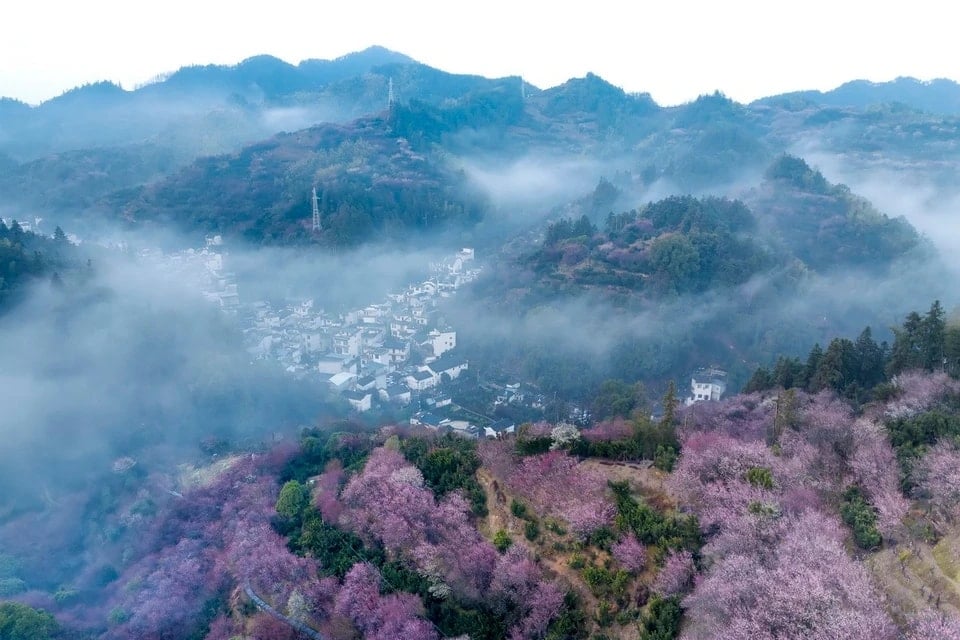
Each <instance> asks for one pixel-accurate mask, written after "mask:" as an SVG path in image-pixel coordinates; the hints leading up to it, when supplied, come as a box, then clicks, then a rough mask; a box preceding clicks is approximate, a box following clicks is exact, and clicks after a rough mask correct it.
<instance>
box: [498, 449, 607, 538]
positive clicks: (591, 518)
mask: <svg viewBox="0 0 960 640" xmlns="http://www.w3.org/2000/svg"><path fill="white" fill-rule="evenodd" d="M507 485H508V486H509V487H510V489H511V491H513V492H514V493H516V494H518V495H520V496H522V497H523V498H525V499H526V500H527V501H528V502H529V503H530V504H532V505H533V507H534V508H535V509H536V510H537V511H538V512H539V513H546V514H549V515H553V516H556V517H559V518H563V519H564V520H566V521H567V522H568V523H569V524H570V527H571V529H572V530H573V532H574V533H575V534H576V535H578V536H580V537H583V538H585V537H587V536H589V535H590V533H592V532H593V531H595V530H597V529H599V528H600V527H603V526H605V525H607V524H609V523H610V522H611V521H612V519H613V516H614V514H615V513H616V507H615V506H614V504H613V502H612V500H611V499H610V497H609V496H608V495H607V486H606V481H605V479H604V478H603V476H601V475H600V474H598V473H596V472H593V471H591V470H589V469H588V468H586V467H585V466H584V465H582V464H580V463H578V462H577V461H576V460H575V459H574V458H572V457H570V456H569V455H568V454H567V453H565V452H563V451H551V452H549V453H545V454H541V455H535V456H527V457H526V458H524V459H523V460H522V461H521V462H520V464H519V465H518V467H517V469H516V470H515V471H514V472H513V473H511V474H510V476H509V477H507Z"/></svg>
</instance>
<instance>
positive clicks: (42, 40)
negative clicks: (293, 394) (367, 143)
mask: <svg viewBox="0 0 960 640" xmlns="http://www.w3.org/2000/svg"><path fill="white" fill-rule="evenodd" d="M11 5H13V6H11ZM0 7H2V8H0V95H3V96H13V97H17V98H20V99H22V100H26V101H28V102H32V103H36V102H39V101H41V100H44V99H48V98H50V97H53V96H55V95H58V94H60V93H62V92H63V91H65V90H66V89H69V88H71V87H73V86H77V85H79V84H84V83H87V82H92V81H96V80H113V81H115V82H119V83H121V84H122V85H123V86H124V87H126V88H132V87H133V86H135V85H136V84H138V83H142V82H144V81H146V80H148V79H150V78H152V77H154V76H156V75H157V74H159V73H163V72H166V71H172V70H175V69H177V68H178V67H180V66H183V65H187V64H207V63H223V64H233V63H236V62H238V61H240V60H242V59H244V58H247V57H249V56H252V55H257V54H261V53H269V54H272V55H275V56H277V57H279V58H283V59H284V60H287V61H289V62H299V61H300V60H302V59H304V58H334V57H337V56H340V55H343V54H344V53H348V52H350V51H356V50H359V49H363V48H365V47H367V46H370V45H373V44H379V45H383V46H385V47H388V48H390V49H394V50H396V51H400V52H403V53H406V54H408V55H410V56H412V57H414V58H416V59H418V60H420V61H422V62H425V63H427V64H430V65H432V66H435V67H440V68H442V69H445V70H448V71H453V72H460V73H477V74H482V75H486V76H504V75H517V74H520V75H523V76H524V77H525V78H527V79H528V80H529V81H530V82H532V83H534V84H536V85H538V86H540V87H548V86H553V85H556V84H559V83H561V82H563V81H564V80H566V79H568V78H571V77H575V76H582V75H584V74H585V73H586V72H588V71H593V72H595V73H597V74H599V75H601V76H603V77H604V78H606V79H607V80H609V81H610V82H612V83H614V84H616V85H619V86H621V87H623V88H624V89H627V90H628V91H649V92H650V93H652V94H653V97H654V98H655V99H656V100H657V101H658V102H660V103H663V104H675V103H679V102H684V101H687V100H690V99H693V98H695V97H696V96H697V95H698V94H701V93H706V92H710V91H713V90H715V89H720V90H722V91H724V92H725V93H726V94H727V95H729V96H731V97H733V98H735V99H737V100H740V101H749V100H752V99H754V98H757V97H761V96H764V95H770V94H774V93H781V92H784V91H790V90H796V89H804V88H820V89H829V88H833V87H835V86H837V85H839V84H841V83H843V82H845V81H847V80H851V79H855V78H867V79H869V80H876V81H883V80H890V79H893V78H894V77H897V76H900V75H912V76H915V77H919V78H921V79H932V78H936V77H953V78H955V79H956V78H958V77H960V67H958V66H957V64H956V61H957V57H956V48H955V45H954V43H955V37H956V36H955V33H954V31H955V25H954V23H953V21H952V20H951V19H949V16H947V15H946V14H945V13H944V9H943V7H944V5H943V3H941V2H933V1H931V0H913V1H912V2H910V3H900V2H898V3H892V2H884V1H883V0H881V1H879V2H878V1H876V0H874V1H872V2H863V1H860V0H830V1H827V0H806V1H805V2H801V3H789V4H788V3H780V2H770V1H769V0H766V1H751V0H727V1H726V2H717V1H716V0H705V1H695V0H672V1H669V2H664V1H659V2H627V1H625V0H621V1H619V2H615V1H611V0H590V1H589V2H542V1H540V0H528V1H526V2H524V1H522V0H511V1H509V2H508V1H506V0H486V1H485V2H476V1H474V2H462V1H461V2H453V1H451V0H404V1H399V0H344V1H341V2H337V3H334V2H330V1H328V0H316V1H314V2H309V1H304V0H296V1H294V0H269V1H263V0H261V1H259V2H255V3H254V2H248V1H247V0H231V1H229V2H226V1H222V0H164V1H163V2H160V1H158V0H141V1H139V2H131V1H130V0H84V1H82V2H80V1H77V0H12V1H11V2H4V3H3V4H2V5H0Z"/></svg>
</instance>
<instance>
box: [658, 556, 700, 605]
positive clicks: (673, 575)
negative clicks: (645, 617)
mask: <svg viewBox="0 0 960 640" xmlns="http://www.w3.org/2000/svg"><path fill="white" fill-rule="evenodd" d="M695 572H696V567H695V566H694V564H693V554H691V553H690V552H689V551H686V550H684V551H671V552H670V553H669V554H668V555H667V557H666V559H665V560H664V562H663V567H661V569H660V572H659V573H658V574H657V578H656V580H655V581H654V583H653V587H652V590H653V592H654V593H656V594H658V595H661V596H663V597H665V598H669V597H670V596H675V595H678V594H681V593H683V592H685V591H687V590H688V589H689V588H690V586H691V585H692V583H693V574H694V573H695Z"/></svg>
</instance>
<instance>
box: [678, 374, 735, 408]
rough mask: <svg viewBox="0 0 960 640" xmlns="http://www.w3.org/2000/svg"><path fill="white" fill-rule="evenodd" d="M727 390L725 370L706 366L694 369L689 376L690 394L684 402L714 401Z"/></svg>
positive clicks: (687, 403) (690, 403)
mask: <svg viewBox="0 0 960 640" xmlns="http://www.w3.org/2000/svg"><path fill="white" fill-rule="evenodd" d="M726 390H727V372H726V371H724V370H723V369H720V368H718V367H708V368H706V369H700V370H698V371H696V372H695V373H694V374H693V375H692V376H691V377H690V396H689V397H688V398H687V399H686V401H685V404H686V405H687V406H690V405H692V404H694V403H697V402H706V401H709V400H712V401H714V402H716V401H718V400H720V398H721V397H723V394H724V392H726Z"/></svg>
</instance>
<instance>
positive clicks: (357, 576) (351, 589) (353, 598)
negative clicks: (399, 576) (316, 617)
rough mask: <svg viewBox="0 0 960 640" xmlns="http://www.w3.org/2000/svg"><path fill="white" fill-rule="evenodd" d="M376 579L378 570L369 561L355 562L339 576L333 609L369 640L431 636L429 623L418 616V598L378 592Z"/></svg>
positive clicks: (411, 639)
mask: <svg viewBox="0 0 960 640" xmlns="http://www.w3.org/2000/svg"><path fill="white" fill-rule="evenodd" d="M380 580H381V576H380V572H379V571H377V568H376V567H374V566H373V565H371V564H369V563H367V562H358V563H357V564H355V565H354V566H353V568H352V569H350V571H349V572H348V573H347V575H346V576H345V577H344V579H343V587H342V588H341V589H340V593H339V594H338V595H337V600H336V612H337V613H338V614H339V615H342V616H344V617H346V618H348V619H349V620H350V621H351V622H353V624H354V626H355V627H356V628H357V629H358V630H359V631H360V633H362V634H363V637H364V638H369V639H370V640H388V639H391V638H394V639H395V638H408V639H409V640H435V639H436V638H437V632H436V631H435V630H434V628H433V625H431V624H430V623H429V622H428V621H426V620H424V619H422V618H421V617H419V616H420V614H422V612H423V605H422V603H421V602H420V600H419V598H417V597H416V596H414V595H412V594H409V593H400V594H391V595H387V596H381V595H380Z"/></svg>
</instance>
